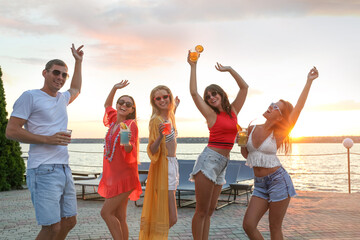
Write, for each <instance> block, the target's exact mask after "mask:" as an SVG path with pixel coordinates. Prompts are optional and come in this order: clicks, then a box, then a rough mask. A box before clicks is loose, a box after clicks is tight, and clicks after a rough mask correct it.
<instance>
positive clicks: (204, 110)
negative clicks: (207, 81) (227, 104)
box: [187, 51, 216, 124]
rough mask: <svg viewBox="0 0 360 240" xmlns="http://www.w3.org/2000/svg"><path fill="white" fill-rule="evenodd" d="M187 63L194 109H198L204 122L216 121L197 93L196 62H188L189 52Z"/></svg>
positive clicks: (214, 114)
mask: <svg viewBox="0 0 360 240" xmlns="http://www.w3.org/2000/svg"><path fill="white" fill-rule="evenodd" d="M187 61H188V63H189V64H190V68H191V71H190V94H191V97H192V99H193V100H194V103H195V105H196V107H197V108H198V109H199V111H200V112H201V114H202V115H203V116H204V117H205V118H206V121H207V122H208V124H209V122H210V120H212V119H216V113H215V112H214V110H212V109H211V108H210V107H209V106H208V105H207V104H206V103H205V101H204V99H203V98H202V97H201V96H200V94H199V93H198V91H197V81H196V64H197V62H192V61H191V60H190V51H189V54H188V58H187Z"/></svg>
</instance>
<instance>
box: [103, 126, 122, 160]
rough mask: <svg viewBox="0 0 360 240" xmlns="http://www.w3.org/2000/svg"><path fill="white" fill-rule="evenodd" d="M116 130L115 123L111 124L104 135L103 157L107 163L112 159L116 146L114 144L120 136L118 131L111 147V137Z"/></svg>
mask: <svg viewBox="0 0 360 240" xmlns="http://www.w3.org/2000/svg"><path fill="white" fill-rule="evenodd" d="M117 125H118V124H117ZM113 128H114V129H113ZM116 130H117V128H116V125H115V123H111V124H110V127H109V129H108V131H107V133H106V135H105V155H104V157H105V159H107V160H108V161H109V162H111V161H112V159H113V157H114V153H115V146H116V143H117V141H118V139H119V136H120V131H119V133H118V134H117V135H116V137H115V140H114V143H113V145H112V147H111V139H112V137H113V135H114V134H115V133H116ZM108 133H109V134H108Z"/></svg>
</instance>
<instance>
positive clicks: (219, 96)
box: [188, 51, 248, 240]
mask: <svg viewBox="0 0 360 240" xmlns="http://www.w3.org/2000/svg"><path fill="white" fill-rule="evenodd" d="M189 55H190V51H189ZM189 55H188V63H189V64H190V67H191V75H190V93H191V96H192V98H193V100H194V103H195V105H196V107H197V108H198V109H199V111H200V112H201V114H202V115H203V116H204V117H205V119H206V122H207V125H208V128H209V131H210V137H209V144H208V146H207V147H206V148H205V149H204V151H203V152H202V153H201V154H200V156H199V157H198V159H197V160H196V162H195V165H194V169H193V172H192V173H191V174H190V180H194V181H195V197H196V209H195V214H194V217H193V219H192V234H193V237H194V239H195V240H198V239H208V236H209V229H210V217H211V215H212V213H213V212H214V210H215V208H216V205H217V201H218V197H219V195H220V192H221V188H222V185H223V184H224V183H225V172H226V167H227V163H228V161H229V154H230V151H231V149H232V147H233V145H234V142H235V137H236V133H237V128H236V124H237V114H238V113H239V112H240V110H241V108H242V106H243V105H244V102H245V99H246V95H247V92H248V85H247V84H246V82H245V81H244V80H243V79H242V77H241V76H240V75H239V74H238V73H237V72H236V71H235V70H234V69H232V68H231V67H230V66H222V65H221V64H219V63H217V65H216V66H215V68H216V69H217V70H218V71H220V72H229V73H230V74H231V76H232V77H233V78H234V79H235V81H236V83H237V85H238V86H239V88H240V90H239V91H238V93H237V96H236V98H235V100H234V101H233V102H232V103H231V104H230V102H229V100H228V97H227V94H226V93H225V91H224V90H223V89H222V88H221V87H220V86H218V85H216V84H212V85H210V86H208V87H207V88H206V89H205V91H204V98H202V97H201V96H200V94H199V93H198V91H197V82H196V65H197V62H192V61H191V60H190V57H189Z"/></svg>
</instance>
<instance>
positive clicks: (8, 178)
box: [0, 67, 25, 191]
mask: <svg viewBox="0 0 360 240" xmlns="http://www.w3.org/2000/svg"><path fill="white" fill-rule="evenodd" d="M7 115H8V113H7V112H6V100H5V91H4V85H3V81H2V71H1V67H0V191H7V190H10V189H20V188H22V184H23V181H24V173H25V164H24V160H23V158H22V157H21V148H20V144H19V143H18V142H16V141H12V140H9V139H7V138H6V137H5V130H6V125H7V123H8V120H7Z"/></svg>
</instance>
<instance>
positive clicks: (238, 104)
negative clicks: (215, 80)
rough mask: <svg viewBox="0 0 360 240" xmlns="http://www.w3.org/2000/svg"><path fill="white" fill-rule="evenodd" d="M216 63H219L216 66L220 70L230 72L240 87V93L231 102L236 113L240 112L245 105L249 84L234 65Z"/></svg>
mask: <svg viewBox="0 0 360 240" xmlns="http://www.w3.org/2000/svg"><path fill="white" fill-rule="evenodd" d="M216 64H217V65H216V66H215V68H216V69H217V70H218V71H220V72H229V73H230V74H231V76H233V78H234V79H235V81H236V83H237V85H238V86H239V88H240V90H239V92H238V94H237V95H236V98H235V100H234V101H233V102H232V103H231V106H232V108H233V110H234V111H235V113H236V114H238V113H239V112H240V110H241V108H242V106H243V105H244V102H245V99H246V96H247V93H248V88H249V86H248V85H247V83H246V82H245V81H244V79H243V78H242V77H241V76H240V75H239V74H238V73H237V72H236V71H235V70H234V69H232V67H230V66H223V65H221V64H220V63H216Z"/></svg>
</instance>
